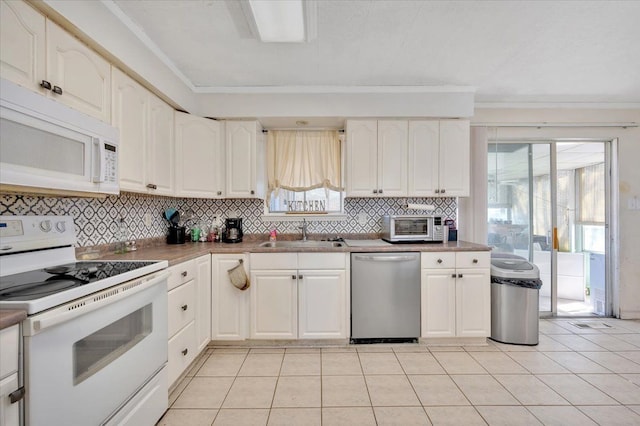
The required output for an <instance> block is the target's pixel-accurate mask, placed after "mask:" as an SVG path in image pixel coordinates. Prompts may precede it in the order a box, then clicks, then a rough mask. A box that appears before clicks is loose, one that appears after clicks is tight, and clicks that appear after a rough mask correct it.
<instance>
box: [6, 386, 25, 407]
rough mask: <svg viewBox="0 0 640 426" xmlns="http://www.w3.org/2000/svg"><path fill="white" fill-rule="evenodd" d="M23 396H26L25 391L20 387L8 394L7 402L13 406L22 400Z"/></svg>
mask: <svg viewBox="0 0 640 426" xmlns="http://www.w3.org/2000/svg"><path fill="white" fill-rule="evenodd" d="M25 394H26V391H25V390H24V386H20V387H19V388H18V389H16V390H14V391H13V392H11V393H10V394H9V401H10V402H11V403H12V404H15V403H16V402H18V401H20V400H21V399H22V398H24V396H25Z"/></svg>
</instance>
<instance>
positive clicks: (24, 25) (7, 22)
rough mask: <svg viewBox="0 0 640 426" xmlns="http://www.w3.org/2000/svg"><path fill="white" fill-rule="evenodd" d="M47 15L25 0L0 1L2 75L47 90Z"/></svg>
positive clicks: (0, 72) (37, 89) (34, 87)
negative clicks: (45, 86) (44, 86)
mask: <svg viewBox="0 0 640 426" xmlns="http://www.w3.org/2000/svg"><path fill="white" fill-rule="evenodd" d="M45 58H46V47H45V18H44V16H42V15H41V14H40V13H39V12H38V11H36V10H35V9H33V8H32V7H31V6H29V5H28V4H27V3H25V2H22V1H4V0H3V1H2V2H0V76H2V78H6V79H7V80H11V81H13V82H14V83H16V84H19V85H20V86H24V87H26V88H28V89H31V90H33V91H36V92H40V93H43V94H44V93H45V90H44V89H42V88H41V87H40V85H39V84H40V82H41V81H42V80H45V65H46V64H45Z"/></svg>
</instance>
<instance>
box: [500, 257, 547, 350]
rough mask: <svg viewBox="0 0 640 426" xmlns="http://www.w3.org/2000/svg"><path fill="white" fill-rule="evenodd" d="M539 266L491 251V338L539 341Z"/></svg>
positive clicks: (540, 282)
mask: <svg viewBox="0 0 640 426" xmlns="http://www.w3.org/2000/svg"><path fill="white" fill-rule="evenodd" d="M541 286H542V281H540V271H539V269H538V267H537V266H536V265H534V264H532V263H529V262H528V261H527V260H526V259H524V258H523V257H520V256H516V255H513V254H508V253H492V254H491V339H492V340H495V341H497V342H501V343H510V344H516V345H537V344H538V338H539V337H538V336H539V330H538V318H539V293H540V287H541Z"/></svg>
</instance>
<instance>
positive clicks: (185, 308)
mask: <svg viewBox="0 0 640 426" xmlns="http://www.w3.org/2000/svg"><path fill="white" fill-rule="evenodd" d="M180 307H181V308H182V310H183V311H186V310H187V309H189V305H182V306H180Z"/></svg>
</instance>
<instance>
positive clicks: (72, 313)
mask: <svg viewBox="0 0 640 426" xmlns="http://www.w3.org/2000/svg"><path fill="white" fill-rule="evenodd" d="M75 243H76V238H75V227H74V223H73V218H72V217H71V216H0V309H24V310H26V311H27V314H28V317H27V319H26V320H24V321H23V322H22V323H21V333H22V336H23V339H22V342H23V343H22V345H23V367H24V368H23V372H24V374H23V377H22V378H21V384H22V385H23V386H24V389H25V399H24V405H23V415H22V421H23V423H24V424H28V425H33V426H37V425H45V424H46V425H57V424H59V425H70V424H131V425H145V424H148V425H153V424H155V423H156V422H157V420H158V419H159V418H160V417H161V416H162V414H163V413H164V411H165V410H166V409H167V402H168V401H167V400H168V398H167V397H168V395H167V390H168V384H167V373H166V363H167V277H168V272H166V271H165V270H164V269H166V268H167V266H168V264H167V262H166V261H148V262H131V261H76V259H75V249H74V245H75Z"/></svg>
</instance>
